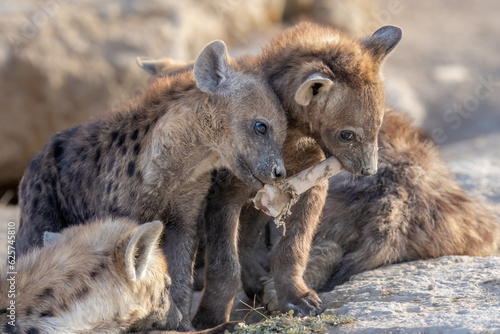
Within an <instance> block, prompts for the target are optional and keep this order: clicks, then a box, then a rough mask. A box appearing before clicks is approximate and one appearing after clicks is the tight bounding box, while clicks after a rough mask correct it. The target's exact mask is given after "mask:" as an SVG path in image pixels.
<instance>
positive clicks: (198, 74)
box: [193, 40, 234, 94]
mask: <svg viewBox="0 0 500 334" xmlns="http://www.w3.org/2000/svg"><path fill="white" fill-rule="evenodd" d="M193 73H194V78H195V80H196V85H197V86H198V88H200V89H201V90H202V91H204V92H205V93H209V94H214V93H217V92H218V91H220V90H221V89H222V87H221V86H222V83H224V81H226V80H227V79H228V78H229V77H230V76H231V75H233V73H234V68H233V67H232V66H231V64H230V63H229V56H228V54H227V47H226V44H224V42H223V41H220V40H217V41H213V42H212V43H210V44H208V45H207V46H205V48H204V49H203V51H201V53H200V55H199V56H198V58H197V59H196V62H195V63H194V70H193Z"/></svg>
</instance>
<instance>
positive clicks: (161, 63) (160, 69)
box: [136, 57, 193, 76]
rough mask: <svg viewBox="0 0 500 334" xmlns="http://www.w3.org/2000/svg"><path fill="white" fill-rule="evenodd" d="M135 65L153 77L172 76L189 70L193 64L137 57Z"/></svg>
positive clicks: (166, 59)
mask: <svg viewBox="0 0 500 334" xmlns="http://www.w3.org/2000/svg"><path fill="white" fill-rule="evenodd" d="M136 61H137V65H139V67H140V68H142V69H143V70H145V71H146V72H148V73H149V74H151V75H153V76H157V75H163V76H168V75H173V74H176V73H179V72H183V71H187V70H190V69H191V68H192V67H193V62H189V63H186V62H183V61H177V60H174V59H172V58H160V59H153V58H149V57H137V58H136Z"/></svg>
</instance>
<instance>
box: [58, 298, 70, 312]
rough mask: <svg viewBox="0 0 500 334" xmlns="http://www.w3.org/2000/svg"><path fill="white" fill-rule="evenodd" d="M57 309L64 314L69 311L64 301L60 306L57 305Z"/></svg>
mask: <svg viewBox="0 0 500 334" xmlns="http://www.w3.org/2000/svg"><path fill="white" fill-rule="evenodd" d="M59 309H60V310H62V311H65V312H68V311H69V306H68V303H67V302H66V301H63V302H62V304H61V305H59Z"/></svg>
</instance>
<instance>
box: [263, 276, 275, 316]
mask: <svg viewBox="0 0 500 334" xmlns="http://www.w3.org/2000/svg"><path fill="white" fill-rule="evenodd" d="M262 303H263V304H264V307H265V308H266V309H267V310H268V311H269V312H271V313H275V312H277V311H278V310H279V303H278V294H277V293H276V290H275V289H274V280H273V279H272V278H270V279H268V280H267V281H266V282H264V296H263V297H262Z"/></svg>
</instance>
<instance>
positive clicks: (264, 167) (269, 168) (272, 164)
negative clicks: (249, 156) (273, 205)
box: [257, 158, 286, 183]
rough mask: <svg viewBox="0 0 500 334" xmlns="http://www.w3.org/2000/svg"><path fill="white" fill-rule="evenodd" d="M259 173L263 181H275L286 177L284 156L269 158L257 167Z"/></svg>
mask: <svg viewBox="0 0 500 334" xmlns="http://www.w3.org/2000/svg"><path fill="white" fill-rule="evenodd" d="M257 173H258V174H259V179H260V180H261V181H262V182H263V183H274V182H276V181H279V180H282V179H284V178H285V177H286V169H285V163H284V161H283V159H282V158H274V159H268V160H267V161H265V162H263V163H262V164H261V165H260V166H258V167H257Z"/></svg>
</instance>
